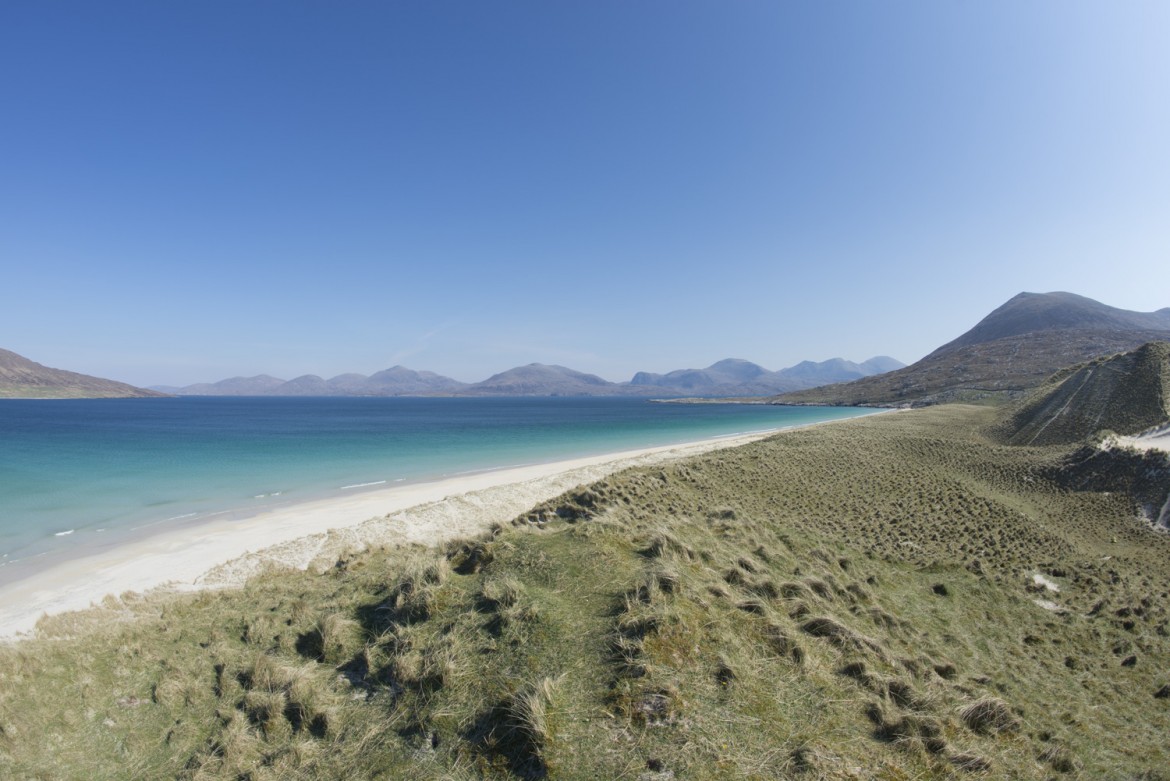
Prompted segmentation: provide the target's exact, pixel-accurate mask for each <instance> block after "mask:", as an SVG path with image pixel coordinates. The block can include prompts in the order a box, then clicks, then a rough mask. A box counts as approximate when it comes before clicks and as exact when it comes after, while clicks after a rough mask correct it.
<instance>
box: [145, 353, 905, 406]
mask: <svg viewBox="0 0 1170 781" xmlns="http://www.w3.org/2000/svg"><path fill="white" fill-rule="evenodd" d="M904 365H905V364H903V363H901V362H900V361H898V360H896V359H894V358H890V357H888V356H879V357H876V358H870V359H869V360H868V361H865V362H863V363H853V362H852V361H847V360H844V359H843V358H832V359H830V360H827V361H821V362H819V363H816V362H813V361H803V362H801V363H799V364H797V365H796V366H792V367H790V368H787V369H781V370H779V371H769V370H768V369H765V368H764V367H762V366H760V365H759V364H755V363H752V362H751V361H745V360H740V359H735V358H729V359H726V360H722V361H719V362H717V363H714V364H712V365H711V366H708V367H707V368H706V369H679V370H677V371H672V372H669V373H667V374H653V373H650V372H638V373H637V374H635V375H634V378H633V379H632V380H631V381H630V382H622V383H617V382H610V381H608V380H605V379H602V378H601V377H598V376H597V375H595V374H586V373H584V372H579V371H576V370H574V369H570V368H567V367H565V366H556V365H547V364H542V363H531V364H528V365H527V366H517V367H515V368H513V369H508V370H507V371H503V372H500V373H499V374H494V375H492V376H491V377H488V378H487V379H486V380H483V381H481V382H477V383H463V382H459V381H458V380H454V379H451V378H450V377H444V376H442V375H439V374H435V373H434V372H426V371H414V370H413V369H408V368H406V367H404V366H395V367H393V368H390V369H386V370H385V371H381V372H378V373H376V374H373V375H371V376H369V377H366V376H364V375H361V374H342V375H339V376H337V377H333V378H331V379H328V380H327V379H324V378H322V377H318V376H317V375H315V374H306V375H303V376H301V377H297V378H295V379H292V380H288V381H285V380H281V379H279V378H277V377H272V376H269V375H266V374H261V375H258V376H255V377H232V378H229V379H226V380H220V381H219V382H215V383H200V384H197V385H188V386H186V387H182V388H176V387H169V386H154V390H156V391H161V392H165V393H171V394H174V395H178V396H679V395H690V396H695V395H702V396H759V395H767V394H772V393H779V392H783V391H788V390H796V389H800V388H811V387H815V386H818V385H824V384H826V383H833V382H843V381H846V380H853V379H857V378H859V377H868V376H871V375H874V374H877V373H880V372H884V371H891V370H893V369H897V368H900V367H902V366H904Z"/></svg>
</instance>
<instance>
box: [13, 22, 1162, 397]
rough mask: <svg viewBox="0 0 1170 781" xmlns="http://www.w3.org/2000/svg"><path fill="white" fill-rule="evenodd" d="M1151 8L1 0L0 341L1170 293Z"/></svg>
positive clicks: (763, 317) (462, 343) (153, 364)
mask: <svg viewBox="0 0 1170 781" xmlns="http://www.w3.org/2000/svg"><path fill="white" fill-rule="evenodd" d="M1167 41H1170V4H1168V3H1165V2H1149V3H1138V2H1109V3H1104V2H1100V3H1078V2H1063V1H1062V2H1027V3H1020V2H981V3H959V2H937V1H935V0H931V1H930V2H926V1H924V2H852V3H847V2H826V3H795V2H791V3H790V2H754V1H752V2H749V1H746V0H745V1H744V2H738V1H737V2H724V1H723V0H720V1H719V2H687V1H683V2H677V1H673V2H665V1H663V2H636V1H635V2H630V1H629V0H622V1H621V2H605V1H604V0H590V1H589V2H576V3H569V2H556V3H548V2H484V1H483V0H476V1H475V2H422V1H421V0H419V1H415V2H388V1H387V2H348V3H324V2H319V3H308V2H291V1H289V0H279V1H278V0H271V1H268V2H262V1H257V2H246V3H239V2H214V1H207V0H201V1H200V2H197V3H195V2H192V3H159V2H153V1H150V2H146V1H144V2H134V3H131V2H104V3H93V2H53V1H52V0H50V1H49V2H8V3H3V4H0V73H3V74H4V76H3V78H0V106H3V114H2V121H0V215H2V217H0V267H2V269H3V273H2V276H0V279H2V280H3V281H2V285H3V288H2V289H3V291H4V295H3V302H4V303H3V306H0V347H4V348H7V349H11V350H14V351H16V352H19V353H21V354H23V355H26V356H28V357H30V358H32V359H33V360H37V361H39V362H41V363H44V364H47V365H50V366H57V367H61V368H68V369H73V370H76V371H82V372H86V373H91V374H97V375H101V376H106V377H112V378H115V379H119V380H124V381H128V382H132V383H135V384H142V385H146V384H156V383H164V384H186V383H190V382H197V381H211V380H217V379H221V378H224V377H228V376H233V375H239V374H256V373H261V372H263V373H269V374H275V375H277V376H281V377H285V378H291V377H293V376H296V375H299V374H305V373H314V374H320V375H323V376H326V377H328V376H332V375H334V374H338V373H341V372H346V371H356V372H362V373H372V372H374V371H378V370H380V369H384V368H388V367H389V366H392V365H394V364H398V363H401V364H404V365H406V366H409V367H411V368H416V369H430V370H433V371H438V372H440V373H443V374H447V375H450V376H453V377H456V378H458V379H461V380H478V379H482V378H484V377H486V376H487V375H489V374H491V373H494V372H496V371H500V370H503V369H506V368H509V367H511V366H515V365H518V364H524V363H529V362H533V361H540V362H544V363H560V364H564V365H567V366H571V367H573V368H576V369H580V370H583V371H589V372H594V373H597V374H600V375H601V376H603V377H605V378H607V379H611V380H625V379H629V377H630V376H631V375H632V374H633V373H634V372H635V371H638V370H648V371H668V370H671V369H677V368H686V367H700V366H706V365H708V364H710V363H712V362H714V361H716V360H719V359H721V358H725V357H740V358H747V359H749V360H753V361H756V362H757V363H761V364H763V365H764V366H766V367H768V368H770V369H777V368H781V367H784V366H789V365H792V364H794V363H797V362H798V361H801V360H804V359H812V360H823V359H826V358H830V357H834V356H842V357H845V358H849V359H852V360H858V361H860V360H864V359H866V358H869V357H870V356H873V355H876V354H889V355H893V356H895V357H897V358H900V359H901V360H903V361H907V362H909V361H913V360H916V359H918V358H920V357H922V356H923V355H925V354H926V353H928V352H929V351H930V350H932V349H933V348H935V347H937V346H938V345H939V344H942V343H943V342H946V341H948V340H950V339H951V338H953V337H955V336H957V335H958V334H959V333H961V332H963V331H965V330H966V329H967V328H969V327H971V326H972V325H974V324H975V322H977V321H978V320H979V319H980V318H981V317H982V316H983V315H985V314H986V313H987V312H989V311H990V310H991V309H993V308H995V307H996V306H998V305H999V304H1001V303H1003V302H1004V301H1006V300H1007V299H1008V298H1010V297H1011V296H1013V295H1015V294H1016V293H1018V292H1020V291H1024V290H1027V291H1032V292H1045V291H1050V290H1068V291H1071V292H1075V293H1080V294H1082V295H1087V296H1090V297H1092V298H1096V299H1098V300H1100V301H1103V302H1105V303H1108V304H1111V305H1114V306H1119V307H1124V308H1127V309H1137V310H1141V311H1150V310H1154V309H1159V308H1162V307H1165V306H1170V143H1167V140H1166V139H1168V138H1170V46H1167V45H1166V42H1167Z"/></svg>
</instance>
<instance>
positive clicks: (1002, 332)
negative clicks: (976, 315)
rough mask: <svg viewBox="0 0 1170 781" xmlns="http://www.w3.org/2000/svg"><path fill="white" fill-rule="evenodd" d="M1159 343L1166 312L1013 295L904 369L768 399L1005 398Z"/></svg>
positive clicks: (1168, 335) (1166, 328)
mask: <svg viewBox="0 0 1170 781" xmlns="http://www.w3.org/2000/svg"><path fill="white" fill-rule="evenodd" d="M1167 339H1170V308H1165V309H1159V310H1158V311H1156V312H1131V311H1128V310H1125V309H1117V308H1116V307H1111V306H1107V305H1106V304H1102V303H1100V302H1098V301H1094V300H1093V299H1091V298H1085V297H1084V296H1078V295H1074V294H1072V293H1063V292H1056V293H1020V294H1019V295H1017V296H1015V297H1014V298H1012V299H1011V300H1009V301H1007V302H1006V303H1005V304H1003V305H1002V306H1000V307H999V308H997V309H995V310H994V311H993V312H991V314H989V315H987V316H986V317H985V318H983V319H982V320H980V321H979V322H978V323H977V324H976V325H975V326H974V327H973V328H971V329H970V330H969V331H967V332H966V333H964V334H962V335H961V336H959V337H958V338H956V339H954V340H952V341H950V342H948V343H946V344H944V345H943V346H941V347H939V348H938V349H937V350H935V351H934V352H932V353H931V354H930V355H928V356H926V357H925V358H923V359H922V360H920V361H917V362H916V363H914V364H911V365H910V366H906V367H904V368H901V369H897V370H895V371H891V372H888V373H886V374H882V375H877V376H871V377H865V378H862V379H859V380H855V381H853V382H849V383H844V384H838V385H830V386H827V387H819V388H814V389H810V390H802V391H795V392H789V393H783V394H781V395H778V396H776V397H774V398H772V399H771V401H773V402H775V403H782V404H842V405H878V406H890V405H908V404H914V405H921V404H936V403H941V402H947V401H986V400H993V399H997V398H999V399H1012V398H1018V397H1020V396H1022V395H1023V394H1024V393H1025V392H1026V391H1028V390H1029V389H1032V388H1035V387H1038V386H1040V385H1041V384H1043V383H1044V382H1045V381H1046V380H1047V379H1048V378H1049V377H1050V376H1051V375H1052V374H1053V373H1054V372H1057V371H1059V370H1061V369H1064V368H1065V367H1068V366H1071V365H1073V364H1076V363H1080V362H1083V361H1088V360H1091V359H1094V358H1099V357H1101V356H1107V355H1113V354H1115V353H1120V352H1126V351H1129V350H1133V349H1136V348H1137V347H1140V346H1141V345H1143V344H1145V343H1146V342H1152V341H1158V340H1167Z"/></svg>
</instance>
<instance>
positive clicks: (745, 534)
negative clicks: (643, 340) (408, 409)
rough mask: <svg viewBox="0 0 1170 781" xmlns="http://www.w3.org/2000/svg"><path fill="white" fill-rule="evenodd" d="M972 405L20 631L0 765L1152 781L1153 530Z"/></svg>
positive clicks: (6, 658) (1159, 570)
mask: <svg viewBox="0 0 1170 781" xmlns="http://www.w3.org/2000/svg"><path fill="white" fill-rule="evenodd" d="M993 415H994V410H989V409H976V408H950V409H942V408H940V409H932V410H928V411H923V412H914V413H907V414H899V415H884V416H880V417H877V418H873V419H866V420H858V421H852V422H849V423H843V424H837V425H834V426H829V427H822V428H818V429H815V430H807V431H797V432H791V433H788V434H785V435H783V436H780V437H776V438H773V439H771V440H767V441H764V442H760V443H757V444H755V445H752V446H749V447H745V448H739V449H737V450H729V451H721V452H719V453H716V454H713V455H712V456H708V457H705V458H698V459H692V460H688V461H685V462H680V463H677V464H672V465H669V466H666V467H649V468H643V469H634V470H631V471H629V472H626V473H623V474H621V475H615V476H613V477H610V478H607V479H605V480H602V481H599V482H598V483H596V484H594V485H592V486H588V487H585V488H583V489H579V490H576V491H572V492H570V493H568V494H566V495H565V496H563V497H561V498H559V499H557V500H553V501H551V502H548V503H546V504H545V505H542V506H541V507H538V508H535V509H534V510H533V511H532V512H530V513H527V514H525V515H524V516H522V517H521V518H520V519H518V522H517V523H516V524H512V525H508V526H506V527H503V528H498V529H494V530H492V531H491V532H490V533H489V534H485V535H484V536H483V537H481V538H476V539H463V540H458V541H455V542H452V543H449V544H447V545H445V546H444V547H443V549H442V550H431V549H424V548H400V549H388V550H373V551H368V552H365V553H362V554H356V555H354V556H351V557H349V558H348V559H347V561H346V565H345V566H344V567H329V568H323V569H322V571H321V572H320V573H314V572H289V571H279V570H272V571H268V572H265V573H263V574H261V575H259V576H257V577H256V578H255V579H253V580H252V581H251V582H250V583H249V584H248V585H247V586H246V587H245V588H243V589H240V590H237V591H222V592H201V593H197V594H189V595H170V596H159V597H151V598H147V599H128V600H125V601H121V602H117V603H112V604H108V605H106V606H104V607H103V608H102V609H103V610H105V611H108V612H107V613H105V614H103V615H117V616H118V620H116V621H113V620H108V621H101V620H85V619H80V618H77V617H72V618H71V617H60V618H57V619H53V620H50V621H47V622H45V623H44V624H43V631H42V633H41V636H40V637H38V638H34V639H31V640H28V641H24V642H22V643H19V644H16V645H13V646H10V647H4V648H0V777H4V778H18V779H23V778H54V779H57V778H62V779H86V781H99V780H101V779H121V778H126V777H138V778H174V779H190V780H191V781H194V780H195V779H200V780H203V779H207V780H212V779H250V780H251V781H257V780H258V779H277V778H297V779H333V778H371V779H373V778H402V777H419V778H452V779H472V778H480V779H501V780H502V779H516V778H564V779H592V778H623V777H624V778H646V779H666V778H672V777H673V778H692V779H731V778H786V779H787V778H791V779H800V778H809V779H813V778H816V779H822V778H823V779H830V780H831V781H832V780H835V779H858V778H883V779H909V778H920V779H947V778H956V777H963V776H973V777H987V778H1021V779H1048V778H1052V777H1069V778H1085V779H1088V778H1119V779H1120V778H1145V779H1154V778H1159V777H1164V776H1160V775H1159V774H1160V773H1162V772H1163V771H1162V768H1164V767H1166V766H1170V752H1168V751H1167V748H1166V744H1165V741H1164V736H1165V734H1166V732H1167V731H1170V711H1168V710H1167V708H1166V706H1165V703H1166V702H1167V701H1168V699H1167V697H1165V696H1162V695H1161V694H1160V693H1161V692H1163V691H1164V690H1165V689H1166V687H1167V685H1168V684H1167V680H1166V679H1165V670H1164V665H1161V664H1159V663H1158V662H1159V660H1162V659H1165V658H1168V657H1170V616H1168V614H1167V607H1166V605H1167V601H1168V599H1170V575H1168V574H1167V573H1168V572H1170V569H1168V568H1167V567H1166V566H1165V564H1166V561H1167V558H1168V557H1170V541H1168V540H1167V538H1166V537H1165V536H1160V535H1159V534H1158V533H1156V532H1155V531H1154V530H1152V529H1151V528H1150V527H1149V526H1148V525H1146V524H1143V523H1142V522H1140V520H1138V517H1137V516H1138V512H1139V510H1140V497H1136V495H1133V494H1131V493H1130V492H1129V491H1128V490H1127V489H1126V488H1125V487H1124V486H1122V487H1121V488H1116V487H1115V488H1113V489H1110V488H1108V487H1107V486H1111V485H1114V484H1112V483H1108V482H1107V481H1106V478H1105V477H1102V478H1101V480H1103V481H1105V482H1102V483H1100V484H1098V483H1091V484H1089V483H1081V484H1078V485H1076V486H1070V485H1067V484H1064V483H1062V482H1061V480H1060V479H1058V477H1057V476H1059V475H1060V474H1063V473H1062V472H1061V470H1062V469H1063V468H1064V467H1065V466H1066V465H1067V463H1068V459H1069V458H1070V454H1071V453H1073V452H1075V451H1070V450H1068V449H1060V448H1035V447H1033V448H1020V447H1007V446H1004V445H999V444H996V443H994V442H991V441H988V440H986V439H984V438H983V437H982V435H980V434H979V431H981V430H984V429H986V428H987V426H988V424H989V422H990V421H991V418H992V417H993ZM1106 477H1107V476H1106ZM1070 489H1073V490H1070ZM1135 490H1136V489H1135ZM1036 574H1040V575H1042V576H1043V577H1044V578H1045V579H1046V580H1048V581H1050V582H1052V583H1053V584H1054V585H1056V586H1058V587H1059V591H1052V590H1048V589H1046V590H1045V592H1044V593H1035V592H1034V591H1032V590H1029V589H1030V588H1034V583H1035V580H1034V576H1035V575H1036ZM1041 599H1042V600H1048V601H1051V602H1053V603H1054V604H1056V605H1057V606H1058V607H1059V608H1060V612H1057V611H1054V610H1052V609H1049V608H1047V607H1045V606H1043V605H1041V604H1039V603H1038V600H1041ZM127 616H132V617H133V618H132V619H127Z"/></svg>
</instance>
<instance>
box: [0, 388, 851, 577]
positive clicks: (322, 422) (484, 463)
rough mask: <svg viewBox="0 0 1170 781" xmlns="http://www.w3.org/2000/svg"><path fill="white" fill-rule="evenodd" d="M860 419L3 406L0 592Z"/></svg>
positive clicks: (437, 406)
mask: <svg viewBox="0 0 1170 781" xmlns="http://www.w3.org/2000/svg"><path fill="white" fill-rule="evenodd" d="M870 411H871V410H860V409H851V408H841V407H771V406H760V405H737V404H726V405H724V404H718V405H677V404H655V403H651V402H647V401H645V400H643V399H620V398H619V399H612V398H538V399H532V398H523V399H521V398H489V399H471V398H460V399H417V398H409V399H407V398H293V399H282V398H198V397H195V398H192V397H188V398H171V399H103V400H67V401H23V400H0V581H2V580H5V579H10V578H11V575H12V574H14V573H13V570H14V569H15V568H14V567H13V566H12V565H13V564H16V563H20V562H23V563H24V568H27V567H28V566H30V565H31V564H32V562H33V560H34V559H38V558H40V557H44V556H55V555H63V554H67V553H68V552H70V551H73V552H76V551H78V550H79V549H84V550H92V549H94V548H98V547H104V546H107V545H113V544H117V543H118V542H119V541H121V540H125V539H127V538H129V537H133V536H136V535H143V534H149V533H150V532H152V531H154V530H161V529H166V528H171V527H174V526H177V525H182V524H190V523H198V522H200V521H202V520H206V519H207V518H211V517H223V516H224V515H226V516H227V517H245V516H248V515H252V514H255V513H256V512H258V511H260V510H264V509H269V508H271V507H273V506H277V505H281V504H287V503H295V502H299V501H306V500H309V499H316V498H321V497H328V496H337V495H342V494H344V493H345V492H348V491H356V490H363V489H369V488H374V487H383V486H390V485H394V484H396V483H402V482H412V481H422V480H431V479H437V478H442V477H446V476H451V475H455V474H460V473H465V472H472V471H479V470H488V469H497V468H502V467H508V466H516V465H520V464H531V463H540V462H548V461H555V460H560V459H565V458H576V457H580V456H587V455H597V454H602V453H611V452H617V451H621V450H628V449H632V448H641V447H652V446H656V445H668V444H674V443H678V442H687V441H692V440H697V439H704V438H708V437H714V436H720V435H728V434H736V433H746V432H752V431H763V430H769V429H776V428H783V427H787V426H796V425H805V424H808V423H814V422H818V421H823V420H835V419H840V418H847V417H854V416H857V415H861V414H866V413H867V412H870ZM6 569H7V570H9V575H10V577H9V578H5V571H6Z"/></svg>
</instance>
